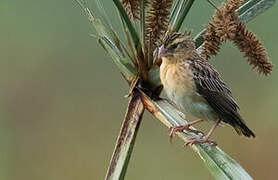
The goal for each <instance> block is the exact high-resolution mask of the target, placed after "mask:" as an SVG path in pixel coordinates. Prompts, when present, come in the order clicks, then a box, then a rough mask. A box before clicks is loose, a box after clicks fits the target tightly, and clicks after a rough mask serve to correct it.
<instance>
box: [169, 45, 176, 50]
mask: <svg viewBox="0 0 278 180" xmlns="http://www.w3.org/2000/svg"><path fill="white" fill-rule="evenodd" d="M177 47H178V44H173V45H172V46H170V47H169V49H170V50H174V49H176V48H177Z"/></svg>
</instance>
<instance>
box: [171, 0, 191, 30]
mask: <svg viewBox="0 0 278 180" xmlns="http://www.w3.org/2000/svg"><path fill="white" fill-rule="evenodd" d="M194 1H195V0H183V2H182V3H180V4H179V6H180V7H179V10H178V11H177V15H176V18H173V19H174V20H173V22H172V25H171V26H172V27H171V28H172V30H173V31H174V32H176V31H179V29H180V28H181V26H182V23H183V22H184V19H185V17H186V15H187V14H188V12H189V10H190V8H191V7H192V5H193V3H194ZM175 9H176V7H174V10H175ZM171 19H172V18H171Z"/></svg>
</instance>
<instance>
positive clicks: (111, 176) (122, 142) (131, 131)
mask: <svg viewBox="0 0 278 180" xmlns="http://www.w3.org/2000/svg"><path fill="white" fill-rule="evenodd" d="M143 113H144V105H143V103H142V100H141V96H140V93H139V92H138V91H137V90H136V89H134V91H133V92H132V94H131V98H130V101H129V104H128V107H127V111H126V115H125V118H124V121H123V122H122V127H121V130H120V134H119V136H118V139H117V141H116V145H115V149H114V152H113V155H112V158H111V161H110V164H109V168H108V171H107V174H106V178H105V179H106V180H122V179H124V177H125V174H126V172H127V167H128V164H129V160H130V157H131V153H132V150H133V147H134V144H135V139H136V135H137V133H138V130H139V127H140V123H141V120H142V116H143Z"/></svg>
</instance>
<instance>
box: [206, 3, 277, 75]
mask: <svg viewBox="0 0 278 180" xmlns="http://www.w3.org/2000/svg"><path fill="white" fill-rule="evenodd" d="M242 2H243V1H242V0H230V1H228V2H227V3H226V4H222V5H221V6H220V8H219V10H217V11H215V13H214V15H213V16H212V20H211V22H210V23H209V25H208V27H207V29H206V30H207V31H206V34H205V36H204V38H205V41H204V44H203V50H202V55H204V57H205V58H206V59H209V58H210V56H211V55H217V53H218V51H219V49H220V45H221V44H222V43H223V42H225V41H226V40H230V41H232V42H233V43H234V44H235V45H236V46H237V47H238V48H239V49H240V51H241V52H244V53H245V57H247V59H248V62H249V64H250V65H252V66H253V67H254V68H257V70H258V72H259V73H261V72H262V73H264V74H265V75H267V74H270V73H271V70H272V67H273V65H272V63H271V62H270V61H268V58H267V53H266V52H265V49H264V47H263V46H262V43H261V42H260V41H259V40H258V39H257V38H256V36H255V35H254V34H253V33H252V32H250V31H248V30H247V29H246V26H245V23H243V22H242V23H240V22H239V20H238V15H237V13H236V9H238V8H239V6H240V4H241V3H242Z"/></svg>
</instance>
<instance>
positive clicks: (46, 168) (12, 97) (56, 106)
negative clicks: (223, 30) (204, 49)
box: [0, 0, 278, 180]
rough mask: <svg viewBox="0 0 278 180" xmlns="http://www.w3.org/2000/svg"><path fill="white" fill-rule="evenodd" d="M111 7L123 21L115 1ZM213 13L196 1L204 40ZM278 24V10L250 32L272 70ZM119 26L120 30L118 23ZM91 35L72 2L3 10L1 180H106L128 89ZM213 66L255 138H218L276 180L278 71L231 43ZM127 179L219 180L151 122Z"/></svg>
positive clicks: (190, 23) (147, 119) (227, 134)
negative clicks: (256, 64) (255, 62)
mask: <svg viewBox="0 0 278 180" xmlns="http://www.w3.org/2000/svg"><path fill="white" fill-rule="evenodd" d="M88 4H89V5H90V6H91V7H92V8H94V4H93V2H92V0H91V1H90V0H88ZM105 8H106V10H107V12H108V13H109V14H110V15H115V14H116V13H115V9H114V7H113V3H112V1H105ZM200 12H201V13H200ZM212 12H213V9H212V7H211V6H209V5H208V3H207V2H205V1H196V4H194V7H193V8H192V11H191V12H190V13H189V16H188V17H187V19H186V22H185V24H184V25H185V27H187V28H188V29H193V34H196V33H198V32H199V30H201V29H202V28H203V27H204V26H203V25H204V24H206V23H207V22H208V20H209V15H210V14H211V13H212ZM277 16H278V8H277V5H275V7H273V8H271V9H270V10H268V11H267V12H266V13H264V14H262V15H260V16H259V17H257V18H256V19H255V20H253V21H252V22H250V23H248V28H249V29H250V30H252V31H253V32H255V33H256V34H257V35H258V36H259V38H260V39H261V40H262V41H263V43H264V45H265V47H266V48H267V51H268V54H269V57H270V59H271V60H272V61H273V63H274V64H277V62H278V60H277V58H278V50H277V41H278V36H277V28H278V24H277ZM275 22H276V23H275ZM113 23H114V26H115V29H119V28H120V25H119V24H120V23H119V21H118V19H117V18H116V16H113ZM90 33H94V32H93V29H92V27H91V26H90V25H89V22H88V20H87V17H85V15H84V14H83V13H82V11H81V10H80V8H79V7H78V6H77V4H76V2H75V1H74V0H59V1H58V0H48V1H43V0H24V1H22V0H1V1H0V85H1V87H0V157H1V158H0V179H3V180H30V179H34V180H35V179H39V180H50V179H51V180H76V179H82V180H89V179H103V178H104V176H105V173H106V168H107V166H108V163H109V160H110V156H111V154H112V150H113V147H114V143H115V140H116V137H117V135H118V131H119V129H120V124H121V121H122V119H123V117H124V113H125V107H126V104H127V101H128V100H127V99H126V98H124V95H125V94H127V93H128V87H127V84H126V83H125V81H124V80H123V78H122V77H121V75H120V74H119V72H118V70H117V69H116V66H115V65H114V64H113V63H112V61H111V60H110V58H109V57H108V56H107V55H106V54H105V53H104V51H103V50H102V49H101V48H100V47H99V46H98V45H97V43H96V39H94V38H93V37H90V36H89V34H90ZM213 59H214V60H213V64H214V65H215V66H216V68H217V69H218V70H219V71H220V72H221V73H222V75H223V78H224V79H225V80H226V82H227V83H228V84H229V86H230V87H231V88H232V90H233V93H234V96H235V97H236V99H237V101H238V103H239V105H240V107H241V114H242V116H243V117H244V118H245V119H246V121H247V122H248V125H249V127H250V128H251V129H253V130H254V131H255V133H256V135H257V138H256V139H254V140H248V139H245V138H243V137H239V136H237V135H236V133H235V132H234V131H233V130H232V128H230V127H228V126H227V127H224V128H219V129H218V130H217V131H216V133H215V134H214V138H215V139H216V140H217V142H218V143H219V145H220V147H221V148H222V149H223V150H224V151H225V152H227V153H228V154H230V155H231V156H232V157H233V158H234V159H236V160H237V161H238V162H239V163H240V164H241V165H242V166H243V167H244V168H245V169H246V170H247V171H248V172H249V173H250V174H251V175H252V176H253V177H254V178H255V179H276V178H277V175H276V174H277V160H278V157H277V151H278V141H277V132H278V120H277V116H278V111H277V106H278V103H277V102H278V101H277V98H278V83H277V81H278V70H277V68H275V69H274V71H273V73H272V75H271V76H269V77H264V76H262V75H258V74H257V72H255V71H252V70H251V67H250V66H248V64H247V62H246V60H245V59H244V58H243V55H242V54H241V53H240V52H239V50H237V49H236V48H235V47H234V46H233V45H232V44H230V43H227V44H225V45H224V46H222V48H221V52H220V54H219V56H217V57H215V58H213ZM207 126H208V124H204V125H203V126H201V129H202V128H207ZM126 179H130V180H131V179H132V180H139V179H140V180H141V179H161V180H167V179H196V180H197V179H213V178H212V176H211V175H210V174H209V172H208V171H207V169H206V168H205V167H204V164H203V162H202V160H200V158H199V157H198V156H197V154H195V153H194V152H193V151H192V150H191V149H190V148H183V147H182V142H181V141H180V140H178V139H175V141H174V144H170V143H169V139H168V130H167V129H166V128H165V127H164V126H163V125H161V123H160V122H159V121H157V120H156V119H154V118H153V117H151V116H150V115H149V113H145V116H144V119H143V122H142V127H141V130H140V132H139V134H138V137H137V142H136V146H135V150H134V153H133V157H132V158H131V162H130V166H129V169H128V174H127V176H126Z"/></svg>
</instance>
